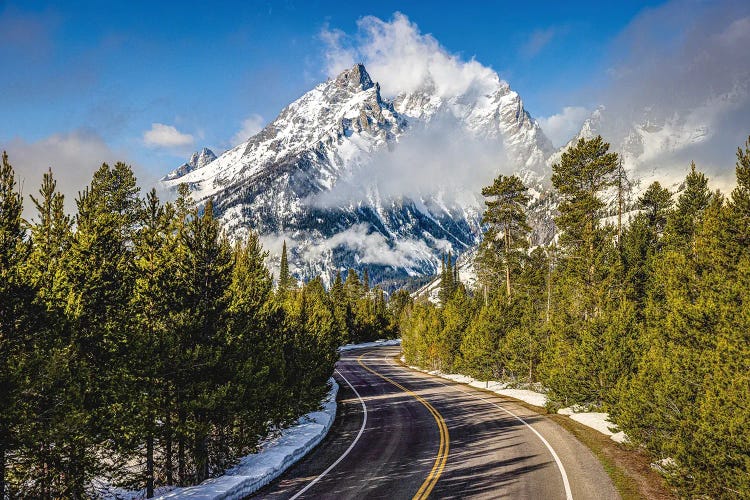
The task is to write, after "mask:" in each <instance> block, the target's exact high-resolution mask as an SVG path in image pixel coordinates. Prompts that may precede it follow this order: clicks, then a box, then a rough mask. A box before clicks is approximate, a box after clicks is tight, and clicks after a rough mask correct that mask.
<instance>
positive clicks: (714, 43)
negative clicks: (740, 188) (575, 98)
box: [543, 1, 750, 189]
mask: <svg viewBox="0 0 750 500" xmlns="http://www.w3.org/2000/svg"><path fill="white" fill-rule="evenodd" d="M748 46H750V4H748V3H747V2H734V1H723V2H711V3H708V2H705V3H702V2H688V1H672V2H669V3H667V4H664V5H662V6H660V7H657V8H651V9H645V10H644V11H643V12H642V13H641V14H640V15H639V16H637V17H636V18H635V19H634V20H633V21H632V22H631V23H630V24H629V25H628V26H627V27H626V28H625V29H624V30H623V32H622V33H621V34H620V35H619V36H618V38H617V39H616V40H615V41H614V43H613V44H612V46H611V47H610V48H609V54H608V55H609V67H608V68H607V72H606V73H607V78H606V80H605V83H604V84H603V85H602V87H601V88H600V89H598V92H596V93H594V94H593V95H594V98H595V99H596V101H598V102H597V103H598V104H603V105H604V111H603V112H602V114H601V123H600V124H599V127H598V129H597V132H598V133H601V134H602V136H603V137H604V138H605V139H606V140H608V141H609V142H611V143H612V144H613V147H614V148H615V149H617V150H619V151H620V152H623V153H624V154H625V157H626V165H628V166H629V167H630V168H631V169H633V170H634V173H635V175H634V177H636V178H643V182H642V183H641V184H642V185H643V187H645V183H646V182H650V181H651V180H659V181H660V182H669V181H671V180H676V179H682V178H684V176H685V174H686V173H687V172H688V170H689V165H690V161H691V160H695V162H696V164H697V165H698V168H699V169H701V170H703V171H704V172H705V173H706V174H707V175H708V176H709V177H710V178H711V179H712V181H713V182H712V184H713V185H714V186H715V187H717V186H718V187H721V188H722V189H729V188H731V185H732V184H733V182H734V180H733V179H734V163H735V157H734V154H735V151H736V149H737V146H738V145H740V144H742V143H743V142H744V141H745V140H746V139H747V136H748V134H750V58H748V57H745V54H746V52H747V47H748ZM543 128H544V126H543ZM545 131H546V129H545ZM628 157H629V158H628ZM628 160H630V161H629V162H628Z"/></svg>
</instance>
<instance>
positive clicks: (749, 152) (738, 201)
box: [730, 138, 750, 249]
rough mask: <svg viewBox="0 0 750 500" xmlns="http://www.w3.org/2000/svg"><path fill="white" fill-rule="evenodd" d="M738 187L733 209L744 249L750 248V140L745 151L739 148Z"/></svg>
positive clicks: (735, 191)
mask: <svg viewBox="0 0 750 500" xmlns="http://www.w3.org/2000/svg"><path fill="white" fill-rule="evenodd" d="M735 171H736V174H737V187H736V188H734V191H732V199H731V204H730V206H731V208H732V211H733V212H734V221H735V227H736V233H737V238H738V240H739V241H738V242H739V244H740V246H741V247H742V248H745V249H748V248H750V138H748V140H747V141H746V142H745V150H744V151H743V150H742V148H737V164H736V168H735Z"/></svg>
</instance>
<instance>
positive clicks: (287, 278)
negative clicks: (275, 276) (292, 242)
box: [279, 240, 297, 291]
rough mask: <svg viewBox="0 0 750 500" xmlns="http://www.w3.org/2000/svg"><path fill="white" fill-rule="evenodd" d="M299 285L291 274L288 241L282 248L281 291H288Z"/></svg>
mask: <svg viewBox="0 0 750 500" xmlns="http://www.w3.org/2000/svg"><path fill="white" fill-rule="evenodd" d="M296 285H297V283H296V281H295V279H294V277H293V276H292V275H291V273H290V272H289V260H288V257H287V251H286V240H284V244H283V245H282V247H281V268H280V271H279V290H280V291H287V290H290V289H292V288H294V287H295V286H296Z"/></svg>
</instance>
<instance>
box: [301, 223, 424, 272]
mask: <svg viewBox="0 0 750 500" xmlns="http://www.w3.org/2000/svg"><path fill="white" fill-rule="evenodd" d="M340 247H345V248H347V249H348V250H351V251H352V252H354V253H355V254H356V255H357V257H358V259H359V262H360V263H362V264H374V265H383V266H392V267H407V268H408V267H410V266H412V265H414V264H415V263H416V262H417V259H418V258H419V257H422V258H424V257H425V256H428V255H431V250H430V248H429V247H428V246H427V244H426V243H425V242H423V241H421V240H404V239H398V240H395V241H393V242H392V243H390V242H389V241H388V239H386V237H385V236H383V234H381V233H379V232H368V226H367V225H366V224H357V225H355V226H352V227H350V228H349V229H347V230H346V231H342V232H340V233H337V234H335V235H333V236H331V237H330V238H328V239H325V240H323V241H321V242H319V243H316V244H312V245H309V246H307V247H306V248H304V249H303V252H302V256H303V258H304V259H305V260H306V261H317V260H320V258H321V257H323V256H325V255H326V254H330V253H331V252H333V251H334V250H336V249H337V248H340Z"/></svg>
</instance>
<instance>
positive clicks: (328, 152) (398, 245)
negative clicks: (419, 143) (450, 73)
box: [162, 64, 552, 282]
mask: <svg viewBox="0 0 750 500" xmlns="http://www.w3.org/2000/svg"><path fill="white" fill-rule="evenodd" d="M443 115H450V116H451V117H452V120H453V121H454V122H455V123H456V124H457V125H456V127H457V130H458V131H459V133H457V135H456V136H455V137H453V138H451V137H450V136H448V137H445V138H444V139H443V140H445V141H451V140H453V141H459V140H460V139H461V138H462V137H463V136H462V135H460V134H463V133H467V134H470V135H471V136H476V137H478V138H481V139H482V140H485V141H490V142H496V143H498V144H499V145H500V146H502V147H503V148H504V149H505V151H506V152H507V156H508V157H509V159H510V160H511V162H512V163H513V165H516V166H517V168H516V171H518V172H519V173H520V174H521V175H522V176H523V177H524V179H525V180H526V181H527V182H529V183H530V184H532V185H533V186H535V189H536V190H537V191H538V192H541V190H542V183H543V182H544V179H545V177H547V167H546V165H545V162H544V161H545V159H546V157H547V156H549V154H551V152H552V145H551V143H550V142H549V140H548V139H547V138H546V137H545V136H544V134H543V132H542V131H541V129H540V128H539V126H538V125H537V124H536V122H535V121H534V120H533V119H531V117H530V116H529V115H528V113H527V112H526V111H525V110H524V108H523V103H522V102H521V99H520V98H519V96H518V94H517V93H515V92H513V91H512V90H511V89H510V87H509V86H508V84H507V83H505V82H503V81H502V80H500V79H499V78H497V79H496V81H495V82H494V83H493V85H491V86H490V87H489V88H483V89H472V90H471V91H470V92H466V93H464V94H462V95H460V96H452V97H444V96H441V95H439V94H438V93H436V92H434V88H431V86H430V84H429V82H426V84H425V86H424V87H423V88H422V89H421V90H420V91H417V92H411V93H405V94H401V95H398V96H397V97H396V98H394V99H393V100H392V101H390V100H387V99H384V98H383V97H382V96H381V94H380V86H379V85H378V84H377V83H374V82H373V81H372V80H371V78H370V76H369V74H368V73H367V71H366V70H365V68H364V66H363V65H361V64H357V65H355V66H354V67H352V68H350V69H348V70H346V71H344V72H342V73H341V74H339V75H338V76H337V77H336V78H335V79H331V80H328V81H327V82H324V83H321V84H319V85H318V86H316V87H315V88H314V89H313V90H311V91H309V92H308V93H306V94H304V95H303V96H302V97H300V98H299V99H297V100H296V101H294V102H293V103H291V104H290V105H289V106H287V107H286V108H285V109H284V110H283V111H282V112H281V113H280V114H279V116H278V117H277V118H276V119H275V120H274V121H273V122H271V123H270V124H269V125H268V126H267V127H266V128H265V129H263V130H262V131H261V132H260V133H258V134H257V135H255V136H253V137H251V138H250V139H249V140H247V141H246V142H244V143H242V144H240V145H238V146H236V147H234V148H232V149H230V150H229V151H226V152H225V153H223V154H222V155H220V156H219V157H218V158H216V159H215V160H213V161H211V162H209V163H208V164H206V165H201V166H200V167H198V166H194V167H191V168H185V165H183V166H182V167H180V168H178V169H176V170H175V171H173V172H171V173H170V174H169V175H167V176H166V177H165V178H164V179H163V181H162V182H163V185H164V186H165V187H167V188H170V189H174V188H176V187H177V185H178V184H180V183H182V182H185V183H187V184H188V185H189V186H190V187H191V189H192V190H193V196H194V198H195V199H196V201H197V202H198V203H204V202H205V201H206V200H207V199H208V198H212V199H213V202H214V206H215V209H216V210H217V213H218V214H219V217H220V219H221V220H222V222H223V223H224V226H225V228H226V230H227V232H228V234H229V235H230V237H232V238H241V237H242V236H243V235H245V234H246V233H247V231H249V230H251V229H253V230H256V231H258V232H259V234H260V235H261V238H262V240H263V242H264V243H265V245H266V246H267V247H268V248H269V249H270V250H271V252H272V253H274V252H278V250H279V249H280V246H281V244H280V242H281V240H286V241H287V244H288V247H289V248H290V250H291V254H290V261H291V263H292V270H293V272H295V274H296V275H297V276H298V277H299V278H302V279H307V278H311V277H313V276H315V275H322V276H323V278H324V280H326V281H327V280H329V279H330V278H331V277H332V276H333V274H334V273H335V271H336V270H337V269H340V268H347V267H354V268H356V269H361V268H363V267H367V268H368V271H369V272H370V277H371V279H372V280H373V282H377V281H380V280H382V279H389V278H397V277H403V276H407V275H418V274H425V273H427V274H429V273H432V272H434V271H435V270H436V269H437V268H438V267H439V262H440V255H441V254H442V253H443V252H447V251H448V250H452V251H453V252H454V254H460V253H461V252H462V251H464V250H466V249H468V248H471V247H473V246H474V245H475V244H476V242H477V241H478V238H479V237H480V234H481V228H480V219H481V212H482V209H483V207H482V204H481V196H479V194H478V193H469V194H461V195H460V196H458V198H457V196H456V194H455V193H450V192H448V191H449V190H450V189H451V187H450V184H451V179H444V181H445V182H446V185H447V186H448V187H445V188H441V189H440V190H436V191H434V192H425V193H418V194H415V193H413V192H410V190H409V189H407V188H408V186H404V190H403V193H405V194H404V195H397V194H396V195H394V193H393V192H388V193H381V189H380V188H379V187H378V185H366V186H360V188H361V191H359V192H358V193H359V194H358V198H356V199H351V198H350V199H342V200H340V202H338V203H322V202H320V201H319V200H320V199H321V198H322V197H324V196H323V195H325V194H326V193H330V192H331V191H332V190H333V189H334V187H337V186H342V185H343V184H342V183H343V182H344V181H345V180H348V181H352V179H353V181H354V182H356V181H357V179H360V178H359V177H357V176H356V175H354V174H356V173H357V172H362V171H364V172H367V170H368V169H370V170H372V169H377V168H383V165H382V160H383V157H382V155H384V154H386V153H387V152H389V151H393V150H397V149H398V148H399V146H400V145H401V142H403V140H404V138H408V137H409V136H410V135H411V136H413V135H414V134H415V133H416V132H415V131H416V130H423V129H429V128H430V127H431V126H433V123H434V122H435V121H436V117H438V116H443ZM460 145H461V144H458V146H459V147H460ZM377 155H381V156H380V157H379V159H380V160H381V163H380V164H378V163H376V162H373V161H372V160H373V158H374V157H376V156H377ZM384 158H385V160H386V161H387V160H388V159H389V157H388V156H387V155H386V156H385V157H384ZM194 163H196V165H197V163H199V162H194ZM186 165H191V163H190V162H189V163H188V164H186ZM381 173H382V172H381ZM397 174H398V172H395V175H396V176H397ZM493 175H496V174H493ZM394 181H395V182H396V184H397V183H398V182H399V180H398V179H395V180H394ZM480 181H482V182H490V181H491V177H490V178H488V179H486V181H484V180H480ZM405 182H406V181H405ZM458 199H460V202H458V201H457V200H458Z"/></svg>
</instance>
